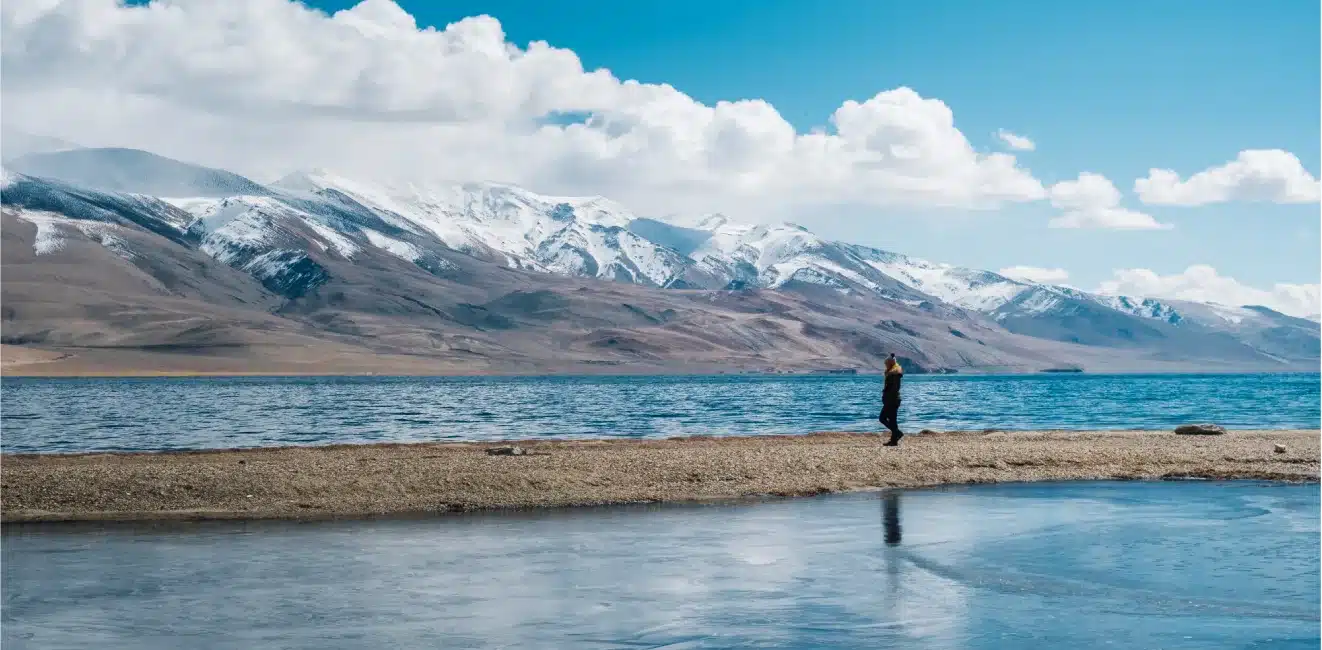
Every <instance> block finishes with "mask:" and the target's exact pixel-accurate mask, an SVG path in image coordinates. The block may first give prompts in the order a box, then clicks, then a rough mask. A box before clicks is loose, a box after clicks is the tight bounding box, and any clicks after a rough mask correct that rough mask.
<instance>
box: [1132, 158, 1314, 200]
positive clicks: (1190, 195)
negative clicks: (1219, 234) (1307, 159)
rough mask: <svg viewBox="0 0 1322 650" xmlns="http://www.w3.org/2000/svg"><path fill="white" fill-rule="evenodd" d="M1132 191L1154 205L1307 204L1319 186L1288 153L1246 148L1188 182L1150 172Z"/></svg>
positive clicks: (1162, 172)
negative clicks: (1265, 202) (1234, 202)
mask: <svg viewBox="0 0 1322 650" xmlns="http://www.w3.org/2000/svg"><path fill="white" fill-rule="evenodd" d="M1134 193H1135V194H1138V197H1139V199H1140V200H1141V201H1143V202H1144V203H1149V204H1154V205H1183V206H1195V205H1206V204H1209V203H1224V202H1226V201H1270V202H1272V203H1312V202H1315V201H1317V200H1318V197H1319V195H1322V185H1319V183H1318V180H1317V179H1316V178H1313V175H1312V174H1310V173H1308V170H1307V169H1304V165H1303V163H1301V162H1299V158H1298V157H1296V156H1295V155H1294V154H1292V153H1290V152H1288V151H1282V150H1280V149H1250V150H1247V151H1241V152H1239V155H1238V156H1236V157H1235V159H1234V160H1232V161H1230V162H1228V163H1226V164H1224V165H1221V166H1220V167H1212V168H1211V169H1206V170H1203V171H1201V172H1198V173H1197V174H1194V175H1193V176H1190V177H1189V179H1188V180H1183V181H1182V180H1180V175H1179V174H1177V173H1176V172H1174V171H1172V170H1169V169H1153V170H1150V171H1149V172H1148V176H1147V178H1140V179H1138V180H1136V181H1134Z"/></svg>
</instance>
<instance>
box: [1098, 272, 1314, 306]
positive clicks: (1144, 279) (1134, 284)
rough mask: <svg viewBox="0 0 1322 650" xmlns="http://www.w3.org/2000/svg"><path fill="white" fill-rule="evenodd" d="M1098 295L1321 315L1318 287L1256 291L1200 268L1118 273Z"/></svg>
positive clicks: (1283, 286)
mask: <svg viewBox="0 0 1322 650" xmlns="http://www.w3.org/2000/svg"><path fill="white" fill-rule="evenodd" d="M1098 293H1103V294H1110V295H1125V296H1141V297H1144V298H1166V299H1170V300H1193V301H1199V302H1215V303H1220V304H1222V305H1231V306H1237V307H1238V306H1243V305H1260V306H1263V307H1268V308H1271V309H1275V310H1276V311H1279V312H1281V313H1282V314H1289V315H1291V316H1298V317H1300V318H1309V317H1313V316H1316V315H1317V314H1318V313H1319V312H1322V298H1320V297H1319V295H1320V291H1319V285H1316V284H1285V283H1278V284H1276V285H1274V286H1272V288H1270V289H1259V288H1256V287H1251V286H1248V285H1246V284H1243V283H1241V282H1239V281H1238V280H1236V279H1234V278H1231V277H1226V276H1224V275H1221V274H1219V273H1218V272H1217V270H1216V269H1215V268H1213V267H1211V266H1207V265H1202V264H1200V265H1195V266H1190V267H1189V268H1187V269H1185V270H1184V272H1182V273H1175V274H1172V275H1160V274H1158V273H1156V272H1155V271H1151V270H1149V269H1118V270H1116V271H1115V272H1114V275H1113V277H1112V279H1111V280H1107V281H1105V282H1103V283H1102V284H1101V286H1100V287H1099V288H1098Z"/></svg>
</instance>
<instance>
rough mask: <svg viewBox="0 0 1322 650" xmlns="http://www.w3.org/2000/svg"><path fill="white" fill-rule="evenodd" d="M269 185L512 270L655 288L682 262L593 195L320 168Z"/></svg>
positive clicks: (629, 216)
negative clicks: (369, 178)
mask: <svg viewBox="0 0 1322 650" xmlns="http://www.w3.org/2000/svg"><path fill="white" fill-rule="evenodd" d="M273 187H275V188H277V189H279V190H283V191H284V192H288V193H289V194H291V195H293V196H301V197H305V198H307V199H309V200H325V201H336V200H339V201H345V202H353V203H356V204H358V205H361V206H363V207H366V208H367V209H369V210H371V211H372V212H375V213H377V214H378V215H380V216H381V217H382V218H384V219H388V220H390V221H391V222H392V223H393V224H395V225H397V226H398V227H400V228H403V229H406V230H409V231H411V232H413V233H415V234H419V235H423V234H426V235H430V236H432V237H435V238H436V239H437V240H439V241H440V242H441V243H443V244H445V245H446V246H448V247H450V248H453V249H455V250H459V251H463V252H466V253H471V254H476V255H479V256H484V257H489V258H494V259H497V260H502V261H503V262H504V263H505V264H507V265H508V266H510V267H514V268H526V269H531V270H537V271H543V272H547V273H557V274H561V275H575V276H588V277H598V278H606V279H611V280H619V281H623V282H633V283H636V284H643V285H647V286H656V287H661V286H666V285H667V284H669V283H670V282H671V280H673V279H674V278H675V277H677V276H678V275H679V274H680V273H681V272H682V271H683V270H684V268H685V267H686V266H687V264H688V260H685V259H684V257H683V256H682V255H678V254H676V253H675V251H673V250H670V249H667V248H665V247H662V246H658V245H657V244H655V243H653V242H651V241H648V240H647V239H644V238H642V237H639V236H638V235H636V234H634V233H632V232H630V231H629V230H628V229H627V227H628V225H629V223H630V222H631V221H633V220H634V219H635V217H634V215H633V214H632V213H630V212H629V211H628V210H627V209H625V208H624V207H623V206H621V205H619V204H617V203H615V202H613V201H610V200H607V199H604V198H601V197H590V198H574V197H552V196H542V195H539V194H534V193H532V192H529V191H527V190H524V189H521V188H517V187H512V186H508V185H499V184H495V183H474V184H465V185H438V186H435V187H422V186H418V185H412V184H409V185H402V186H391V185H374V184H369V183H364V182H360V181H354V180H351V179H347V178H344V177H341V176H337V175H335V174H332V173H330V172H327V171H324V170H316V171H312V172H298V173H295V174H291V175H289V176H287V177H285V178H283V179H281V180H280V181H278V182H276V183H275V184H274V186H273Z"/></svg>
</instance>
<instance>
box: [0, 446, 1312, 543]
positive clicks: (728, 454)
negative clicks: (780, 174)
mask: <svg viewBox="0 0 1322 650" xmlns="http://www.w3.org/2000/svg"><path fill="white" fill-rule="evenodd" d="M881 442H882V439H881V438H879V437H878V436H875V435H865V434H847V433H822V434H813V435H807V436H755V437H738V438H708V437H697V438H677V439H669V440H610V441H604V440H591V441H542V442H534V441H519V442H513V443H506V444H514V445H518V446H519V447H521V448H523V449H524V450H526V451H528V452H530V453H529V454H528V455H521V456H493V455H488V454H487V453H486V449H487V448H490V447H496V446H499V444H500V443H481V444H479V443H462V444H460V443H436V444H430V443H429V444H381V445H339V446H330V447H289V448H278V449H246V450H227V451H204V452H170V453H135V454H78V455H5V456H3V457H2V460H0V472H2V474H3V492H2V493H0V506H2V510H0V519H2V520H3V521H4V522H5V523H13V522H28V521H93V520H101V521H132V520H165V519H318V518H338V517H344V518H358V517H376V516H403V515H412V514H423V513H442V512H455V511H466V510H481V509H495V508H543V507H561V506H582V505H603V504H618V503H640V502H661V501H701V500H717V499H734V498H741V497H754V496H767V495H775V496H799V495H810V494H820V493H824V492H842V491H851V490H866V489H875V488H885V487H921V486H931V485H939V484H955V483H990V482H1013V481H1056V480H1085V479H1160V478H1184V477H1189V478H1207V479H1270V480H1282V481H1317V480H1318V473H1319V432H1318V431H1232V432H1230V433H1228V434H1226V435H1221V436H1177V435H1175V434H1173V433H1170V432H1139V431H1122V432H1059V431H1057V432H988V433H982V432H979V433H959V432H949V433H936V434H931V433H929V434H923V435H912V436H908V437H906V438H905V439H904V442H903V443H902V445H901V446H900V447H898V448H890V447H882V446H881ZM1278 446H1283V448H1284V451H1278V450H1277V449H1278Z"/></svg>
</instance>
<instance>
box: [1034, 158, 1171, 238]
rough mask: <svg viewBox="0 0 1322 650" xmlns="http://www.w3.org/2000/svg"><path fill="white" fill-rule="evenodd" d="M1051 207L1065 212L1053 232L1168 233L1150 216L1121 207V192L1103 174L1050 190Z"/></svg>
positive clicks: (1053, 224) (1086, 174) (1052, 224)
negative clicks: (1082, 230)
mask: <svg viewBox="0 0 1322 650" xmlns="http://www.w3.org/2000/svg"><path fill="white" fill-rule="evenodd" d="M1049 196H1050V198H1051V205H1053V206H1055V207H1057V208H1060V209H1061V210H1063V211H1064V212H1063V213H1062V214H1061V215H1060V216H1058V217H1055V218H1054V219H1052V220H1051V221H1050V222H1049V223H1048V225H1049V226H1050V227H1052V228H1094V229H1104V230H1169V229H1170V228H1171V226H1170V225H1168V224H1163V223H1158V222H1157V220H1156V219H1153V218H1152V216H1151V215H1148V214H1144V213H1142V212H1137V211H1134V210H1129V209H1126V208H1122V207H1120V190H1117V189H1116V188H1115V185H1114V184H1112V183H1111V181H1110V180H1109V179H1108V178H1106V177H1105V176H1102V175H1100V174H1093V173H1091V172H1083V173H1081V174H1079V177H1078V179H1076V180H1072V181H1061V182H1059V183H1056V184H1055V185H1052V186H1051V189H1050V191H1049Z"/></svg>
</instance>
